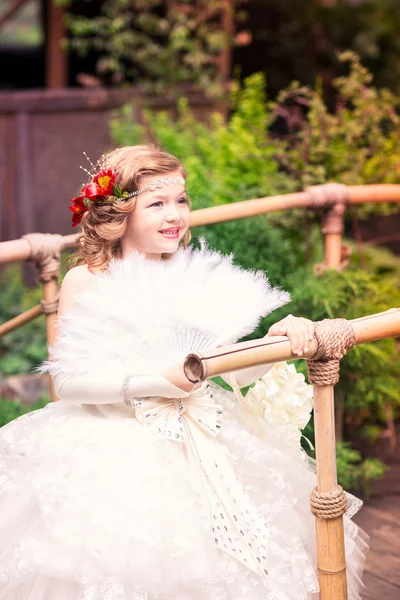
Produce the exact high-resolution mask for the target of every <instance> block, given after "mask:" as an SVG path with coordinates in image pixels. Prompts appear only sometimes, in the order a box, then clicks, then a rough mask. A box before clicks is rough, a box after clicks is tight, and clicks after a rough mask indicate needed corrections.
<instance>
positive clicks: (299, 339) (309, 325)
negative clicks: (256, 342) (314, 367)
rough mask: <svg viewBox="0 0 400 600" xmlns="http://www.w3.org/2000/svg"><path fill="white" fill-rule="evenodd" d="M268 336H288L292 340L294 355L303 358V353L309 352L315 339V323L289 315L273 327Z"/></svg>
mask: <svg viewBox="0 0 400 600" xmlns="http://www.w3.org/2000/svg"><path fill="white" fill-rule="evenodd" d="M268 335H286V336H287V337H288V338H289V340H290V343H291V346H292V352H293V354H298V355H299V356H302V354H303V352H307V351H308V345H309V342H310V341H311V340H312V339H313V338H314V322H313V321H310V319H305V318H304V317H294V316H293V315H288V316H287V317H285V318H284V319H282V320H281V321H278V322H277V323H274V324H273V325H271V327H270V328H269V330H268Z"/></svg>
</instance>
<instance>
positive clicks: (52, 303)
mask: <svg viewBox="0 0 400 600" xmlns="http://www.w3.org/2000/svg"><path fill="white" fill-rule="evenodd" d="M59 300H60V292H58V293H57V295H56V297H55V298H53V299H52V300H41V301H40V306H41V308H42V313H43V314H45V315H52V314H54V313H56V312H57V310H58V303H59Z"/></svg>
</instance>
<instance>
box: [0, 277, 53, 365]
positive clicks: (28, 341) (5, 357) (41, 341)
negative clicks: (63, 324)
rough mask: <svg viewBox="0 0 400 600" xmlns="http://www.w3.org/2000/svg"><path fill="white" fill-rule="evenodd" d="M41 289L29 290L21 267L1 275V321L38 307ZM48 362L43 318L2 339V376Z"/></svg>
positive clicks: (0, 354)
mask: <svg viewBox="0 0 400 600" xmlns="http://www.w3.org/2000/svg"><path fill="white" fill-rule="evenodd" d="M41 299H42V290H41V287H39V286H37V287H35V288H34V289H29V288H26V287H25V285H24V282H23V271H22V268H21V266H20V265H11V266H9V267H7V268H5V269H2V270H1V271H0V321H1V322H2V323H4V322H6V321H8V320H9V319H12V318H13V317H16V316H17V315H19V314H20V313H21V312H24V311H25V310H28V309H29V308H32V307H33V306H35V305H37V304H39V302H40V300H41ZM45 358H46V327H45V322H44V317H43V316H40V317H38V318H37V319H34V320H33V321H31V322H30V323H27V324H26V325H24V326H22V327H19V328H18V329H15V330H14V331H11V332H10V333H7V334H6V335H4V336H3V337H1V338H0V376H3V377H5V376H7V375H13V374H14V373H27V372H30V371H31V370H32V368H33V367H34V366H35V365H37V364H38V363H39V362H42V360H45Z"/></svg>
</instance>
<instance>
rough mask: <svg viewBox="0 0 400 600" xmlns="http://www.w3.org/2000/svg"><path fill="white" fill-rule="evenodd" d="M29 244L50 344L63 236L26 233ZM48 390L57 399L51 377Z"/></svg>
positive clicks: (54, 318)
mask: <svg viewBox="0 0 400 600" xmlns="http://www.w3.org/2000/svg"><path fill="white" fill-rule="evenodd" d="M22 239H24V240H25V241H27V242H28V244H29V246H30V255H29V257H28V260H31V261H33V262H35V264H36V267H37V269H38V278H39V281H41V283H42V284H43V300H42V302H41V309H42V312H44V314H45V316H46V335H47V345H48V346H51V345H52V344H53V341H54V336H55V322H56V318H57V308H58V299H59V288H60V285H59V283H58V278H59V276H60V266H61V249H62V247H63V243H64V240H63V236H62V235H55V234H47V233H28V234H26V235H24V236H22ZM49 392H50V397H51V399H52V401H53V402H54V401H56V400H57V396H56V393H55V391H54V386H53V382H52V379H51V378H50V381H49Z"/></svg>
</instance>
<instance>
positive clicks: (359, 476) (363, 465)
mask: <svg viewBox="0 0 400 600" xmlns="http://www.w3.org/2000/svg"><path fill="white" fill-rule="evenodd" d="M336 461H337V472H338V482H339V484H340V485H341V486H342V487H343V488H344V489H346V490H359V489H362V491H363V493H364V494H365V495H366V496H369V495H370V492H371V483H372V482H373V481H374V480H376V479H381V478H382V477H383V475H384V473H385V472H386V471H387V470H388V467H386V465H384V464H383V463H382V461H380V460H378V459H377V458H366V459H365V460H362V458H361V454H360V452H358V451H357V450H354V448H352V447H351V446H350V444H349V443H348V442H337V444H336Z"/></svg>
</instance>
